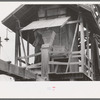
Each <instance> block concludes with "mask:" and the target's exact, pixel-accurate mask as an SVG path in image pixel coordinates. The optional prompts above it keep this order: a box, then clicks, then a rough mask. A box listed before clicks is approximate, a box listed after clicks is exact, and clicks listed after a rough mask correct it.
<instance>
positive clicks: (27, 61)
mask: <svg viewBox="0 0 100 100" xmlns="http://www.w3.org/2000/svg"><path fill="white" fill-rule="evenodd" d="M27 56H29V34H28V37H27ZM27 63H29V58H27Z"/></svg>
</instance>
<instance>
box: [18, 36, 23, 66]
mask: <svg viewBox="0 0 100 100" xmlns="http://www.w3.org/2000/svg"><path fill="white" fill-rule="evenodd" d="M18 41H19V57H21V46H20V37H18ZM19 66H22V62H21V61H19Z"/></svg>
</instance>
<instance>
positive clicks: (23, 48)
mask: <svg viewBox="0 0 100 100" xmlns="http://www.w3.org/2000/svg"><path fill="white" fill-rule="evenodd" d="M20 36H21V42H22V47H23V52H24V56H25V63H26V65H27V58H26V52H25V47H24V41H23V37H22V33H21V31H20Z"/></svg>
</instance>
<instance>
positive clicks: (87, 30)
mask: <svg viewBox="0 0 100 100" xmlns="http://www.w3.org/2000/svg"><path fill="white" fill-rule="evenodd" d="M86 36H87V57H88V58H89V29H88V24H87V23H86ZM88 67H89V70H88V71H89V72H88V76H90V62H89V59H88Z"/></svg>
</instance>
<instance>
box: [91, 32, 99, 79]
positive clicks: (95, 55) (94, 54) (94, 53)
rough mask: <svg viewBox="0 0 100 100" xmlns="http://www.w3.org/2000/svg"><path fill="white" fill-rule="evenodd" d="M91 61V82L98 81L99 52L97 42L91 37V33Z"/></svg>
mask: <svg viewBox="0 0 100 100" xmlns="http://www.w3.org/2000/svg"><path fill="white" fill-rule="evenodd" d="M90 39H91V60H92V65H93V74H94V75H93V80H100V79H99V77H100V68H99V67H100V64H99V51H98V45H97V40H96V39H95V37H93V33H92V34H91V37H90Z"/></svg>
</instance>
